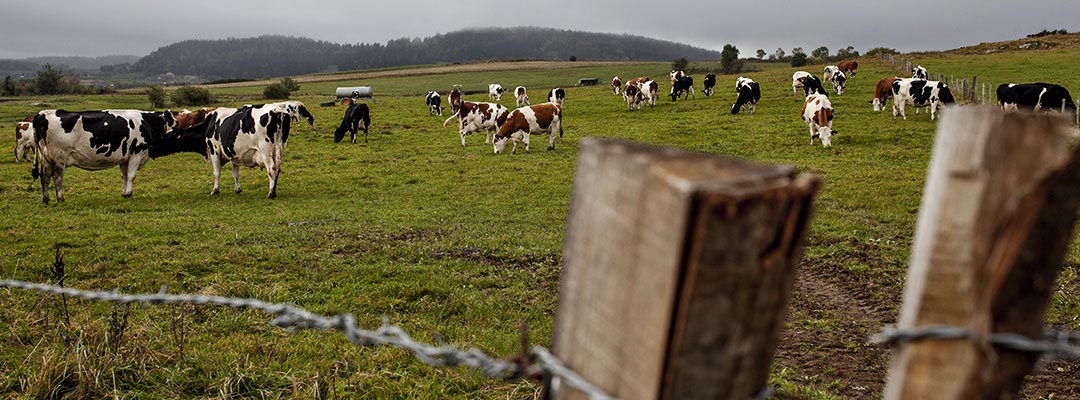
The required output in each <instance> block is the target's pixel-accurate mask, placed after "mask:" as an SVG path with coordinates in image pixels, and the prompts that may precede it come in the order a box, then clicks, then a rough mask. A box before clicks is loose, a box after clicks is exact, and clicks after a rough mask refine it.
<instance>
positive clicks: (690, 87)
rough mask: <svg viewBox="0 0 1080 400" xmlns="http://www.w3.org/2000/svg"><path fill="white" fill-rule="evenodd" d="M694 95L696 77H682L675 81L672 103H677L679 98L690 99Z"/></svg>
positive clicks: (672, 87) (672, 90)
mask: <svg viewBox="0 0 1080 400" xmlns="http://www.w3.org/2000/svg"><path fill="white" fill-rule="evenodd" d="M693 94H694V77H692V76H682V77H679V78H678V79H676V80H675V83H674V84H672V85H671V101H675V100H676V99H678V98H679V96H680V95H681V96H683V99H686V98H687V97H690V96H692V95H693ZM694 97H695V98H697V96H694Z"/></svg>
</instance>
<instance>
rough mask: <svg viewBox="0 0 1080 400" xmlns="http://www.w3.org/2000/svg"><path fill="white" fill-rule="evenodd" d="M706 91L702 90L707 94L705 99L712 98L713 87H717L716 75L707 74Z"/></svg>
mask: <svg viewBox="0 0 1080 400" xmlns="http://www.w3.org/2000/svg"><path fill="white" fill-rule="evenodd" d="M703 83H704V85H705V88H704V89H701V93H705V97H709V96H712V92H713V87H715V86H716V74H705V82H703Z"/></svg>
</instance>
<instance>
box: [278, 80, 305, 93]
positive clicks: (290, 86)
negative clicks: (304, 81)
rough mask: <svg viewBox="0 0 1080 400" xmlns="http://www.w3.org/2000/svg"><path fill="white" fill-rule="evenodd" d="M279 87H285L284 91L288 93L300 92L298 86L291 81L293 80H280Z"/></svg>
mask: <svg viewBox="0 0 1080 400" xmlns="http://www.w3.org/2000/svg"><path fill="white" fill-rule="evenodd" d="M281 85H282V86H285V88H286V89H289V91H290V92H295V91H297V90H300V84H299V83H297V82H296V81H295V80H293V78H288V77H286V78H281Z"/></svg>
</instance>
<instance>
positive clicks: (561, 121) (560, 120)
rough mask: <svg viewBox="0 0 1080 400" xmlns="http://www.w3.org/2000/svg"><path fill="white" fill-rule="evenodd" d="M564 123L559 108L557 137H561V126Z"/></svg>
mask: <svg viewBox="0 0 1080 400" xmlns="http://www.w3.org/2000/svg"><path fill="white" fill-rule="evenodd" d="M564 123H566V121H565V120H563V117H562V110H561V109H560V110H559V137H562V126H563V124H564Z"/></svg>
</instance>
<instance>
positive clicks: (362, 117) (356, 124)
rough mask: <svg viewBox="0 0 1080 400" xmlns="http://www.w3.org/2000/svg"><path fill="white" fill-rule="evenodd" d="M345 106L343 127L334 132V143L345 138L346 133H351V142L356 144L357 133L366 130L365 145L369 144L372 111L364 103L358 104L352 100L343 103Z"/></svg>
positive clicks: (340, 126)
mask: <svg viewBox="0 0 1080 400" xmlns="http://www.w3.org/2000/svg"><path fill="white" fill-rule="evenodd" d="M341 104H342V105H344V106H345V107H346V108H345V115H344V116H343V117H342V118H341V125H338V127H337V129H336V130H334V143H338V142H340V141H341V139H344V138H345V132H346V131H348V132H349V140H350V141H352V143H353V144H356V133H357V132H359V131H360V130H361V129H363V130H364V143H367V142H368V128H369V127H371V110H370V109H368V105H367V104H364V103H357V102H355V101H353V100H352V99H345V100H342V101H341Z"/></svg>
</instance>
